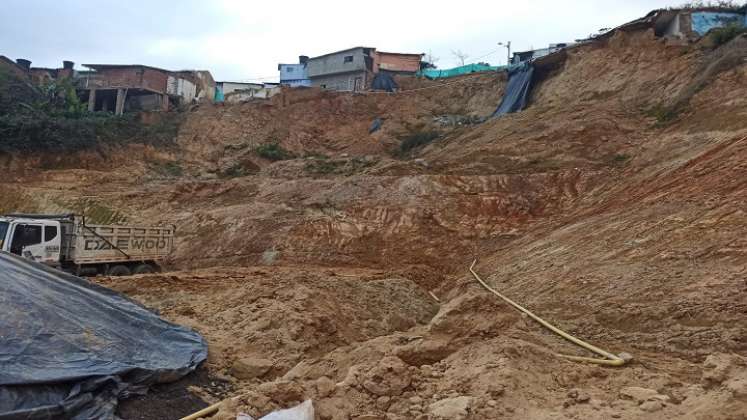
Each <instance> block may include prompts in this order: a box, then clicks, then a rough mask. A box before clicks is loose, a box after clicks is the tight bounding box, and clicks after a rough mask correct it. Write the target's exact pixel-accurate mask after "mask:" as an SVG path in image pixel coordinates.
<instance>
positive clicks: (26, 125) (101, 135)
mask: <svg viewBox="0 0 747 420" xmlns="http://www.w3.org/2000/svg"><path fill="white" fill-rule="evenodd" d="M180 122H181V118H180V117H179V116H178V115H174V114H166V115H165V116H164V117H163V118H161V119H160V122H158V123H155V124H148V125H146V124H143V123H142V122H141V121H140V120H139V118H138V116H137V115H132V114H129V115H123V116H114V115H112V114H109V113H104V112H95V113H94V112H88V111H87V110H86V107H85V104H82V103H81V102H80V100H79V99H78V96H77V94H76V92H75V87H74V86H73V85H72V84H71V82H70V81H69V80H62V81H58V82H53V83H49V84H47V85H44V86H41V87H37V86H33V85H31V84H30V83H29V82H28V81H25V80H22V79H20V78H18V77H17V76H16V75H15V74H11V73H9V72H8V71H3V69H0V153H3V152H5V153H12V152H30V151H49V152H55V151H56V152H74V151H78V150H83V149H94V148H97V147H101V146H107V145H121V144H126V143H136V142H137V143H141V144H152V145H160V146H163V145H171V144H173V140H174V138H175V137H176V134H177V131H178V129H179V125H180Z"/></svg>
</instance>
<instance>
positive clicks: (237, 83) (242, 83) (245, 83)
mask: <svg viewBox="0 0 747 420" xmlns="http://www.w3.org/2000/svg"><path fill="white" fill-rule="evenodd" d="M215 83H221V84H223V83H231V84H234V85H247V86H248V85H252V86H264V83H258V82H231V81H228V80H223V81H220V82H215Z"/></svg>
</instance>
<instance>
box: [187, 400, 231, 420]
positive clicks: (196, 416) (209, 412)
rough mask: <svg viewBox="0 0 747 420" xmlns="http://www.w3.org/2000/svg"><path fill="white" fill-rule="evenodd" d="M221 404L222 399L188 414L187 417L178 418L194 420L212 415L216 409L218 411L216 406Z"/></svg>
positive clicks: (218, 406)
mask: <svg viewBox="0 0 747 420" xmlns="http://www.w3.org/2000/svg"><path fill="white" fill-rule="evenodd" d="M221 404H223V401H221V402H218V403H215V404H213V405H211V406H210V407H205V408H203V409H202V410H200V411H198V412H196V413H193V414H190V415H188V416H187V417H182V418H181V419H179V420H196V419H199V418H200V417H207V416H210V415H213V414H215V412H216V411H218V408H220V405H221Z"/></svg>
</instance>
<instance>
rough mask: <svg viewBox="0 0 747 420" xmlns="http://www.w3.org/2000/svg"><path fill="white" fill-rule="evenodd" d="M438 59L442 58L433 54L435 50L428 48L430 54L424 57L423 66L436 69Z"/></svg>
mask: <svg viewBox="0 0 747 420" xmlns="http://www.w3.org/2000/svg"><path fill="white" fill-rule="evenodd" d="M438 60H440V58H438V57H436V56H435V55H433V51H431V50H428V54H426V55H425V57H423V63H424V64H423V66H422V67H423V68H426V69H435V68H436V67H437V66H436V63H438Z"/></svg>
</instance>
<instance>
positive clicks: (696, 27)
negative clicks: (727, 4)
mask: <svg viewBox="0 0 747 420" xmlns="http://www.w3.org/2000/svg"><path fill="white" fill-rule="evenodd" d="M691 16H692V25H693V31H695V32H697V33H698V35H700V36H703V35H705V34H706V33H708V31H710V30H711V29H714V28H721V27H724V26H727V25H729V24H731V23H736V24H738V25H742V26H744V25H745V20H746V19H747V17H745V15H742V14H740V13H720V12H693V13H692V15H691Z"/></svg>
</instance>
